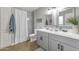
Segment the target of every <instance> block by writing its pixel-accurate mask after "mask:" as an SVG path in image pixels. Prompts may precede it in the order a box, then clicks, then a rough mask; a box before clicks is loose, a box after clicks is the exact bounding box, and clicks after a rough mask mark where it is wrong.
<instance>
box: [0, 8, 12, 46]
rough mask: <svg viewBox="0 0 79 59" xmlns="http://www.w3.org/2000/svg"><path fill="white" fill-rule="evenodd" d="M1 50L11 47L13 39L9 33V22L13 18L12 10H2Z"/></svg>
mask: <svg viewBox="0 0 79 59" xmlns="http://www.w3.org/2000/svg"><path fill="white" fill-rule="evenodd" d="M0 11H1V30H0V31H1V33H0V34H1V48H3V47H6V46H10V44H11V39H10V33H9V21H10V17H11V8H9V7H7V8H6V7H4V8H1V10H0Z"/></svg>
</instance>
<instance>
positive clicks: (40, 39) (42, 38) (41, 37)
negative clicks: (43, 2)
mask: <svg viewBox="0 0 79 59" xmlns="http://www.w3.org/2000/svg"><path fill="white" fill-rule="evenodd" d="M37 44H38V45H40V47H42V48H43V49H45V50H48V36H47V35H45V34H44V33H43V32H40V31H38V32H37Z"/></svg>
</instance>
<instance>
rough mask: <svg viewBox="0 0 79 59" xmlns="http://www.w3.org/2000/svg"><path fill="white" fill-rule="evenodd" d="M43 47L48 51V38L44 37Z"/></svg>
mask: <svg viewBox="0 0 79 59" xmlns="http://www.w3.org/2000/svg"><path fill="white" fill-rule="evenodd" d="M42 47H43V48H44V49H45V50H48V37H45V36H43V45H42Z"/></svg>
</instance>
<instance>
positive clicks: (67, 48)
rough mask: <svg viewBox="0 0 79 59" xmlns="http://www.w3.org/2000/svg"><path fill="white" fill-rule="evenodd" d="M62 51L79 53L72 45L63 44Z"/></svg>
mask: <svg viewBox="0 0 79 59" xmlns="http://www.w3.org/2000/svg"><path fill="white" fill-rule="evenodd" d="M61 51H79V49H78V48H75V47H73V46H71V45H68V44H63V43H61Z"/></svg>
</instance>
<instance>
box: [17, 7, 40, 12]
mask: <svg viewBox="0 0 79 59" xmlns="http://www.w3.org/2000/svg"><path fill="white" fill-rule="evenodd" d="M17 8H19V9H22V10H25V11H28V12H32V11H34V10H36V9H38V8H39V7H17Z"/></svg>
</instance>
